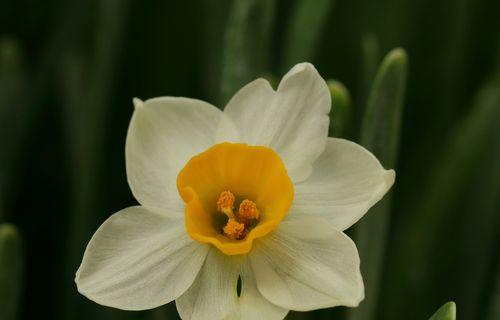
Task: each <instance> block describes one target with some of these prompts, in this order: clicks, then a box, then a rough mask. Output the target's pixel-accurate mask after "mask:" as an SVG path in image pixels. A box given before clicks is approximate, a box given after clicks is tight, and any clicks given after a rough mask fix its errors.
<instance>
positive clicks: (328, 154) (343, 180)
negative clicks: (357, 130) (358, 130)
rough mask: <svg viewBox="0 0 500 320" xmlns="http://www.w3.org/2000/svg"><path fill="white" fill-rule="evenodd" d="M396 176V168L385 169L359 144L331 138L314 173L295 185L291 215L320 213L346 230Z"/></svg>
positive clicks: (374, 201) (375, 200) (376, 199)
mask: <svg viewBox="0 0 500 320" xmlns="http://www.w3.org/2000/svg"><path fill="white" fill-rule="evenodd" d="M394 178H395V173H394V171H393V170H385V169H384V168H383V167H382V165H381V164H380V162H379V161H378V160H377V158H375V156H373V155H372V154H371V153H370V152H369V151H367V150H366V149H364V148H363V147H361V146H360V145H357V144H355V143H353V142H350V141H347V140H343V139H335V138H328V142H327V145H326V149H325V152H324V153H323V154H322V155H321V156H320V157H319V158H318V160H317V161H316V162H315V163H314V167H313V172H312V174H311V176H310V177H309V178H308V179H307V180H306V181H303V182H301V183H299V184H297V185H296V186H295V199H294V204H293V207H292V210H291V214H290V215H289V216H290V217H291V218H293V217H297V218H298V216H299V215H300V216H302V215H307V214H311V215H320V216H321V217H323V218H325V219H327V220H329V221H330V222H331V223H332V224H333V225H334V226H335V227H336V228H337V229H338V230H345V229H347V228H349V227H350V226H351V225H352V224H354V223H355V222H356V221H358V220H359V219H360V218H361V217H362V216H363V215H364V214H365V213H366V212H367V211H368V209H370V207H371V206H373V205H374V204H375V203H377V201H379V200H380V199H381V198H382V197H383V196H384V194H385V193H386V192H387V191H388V190H389V189H390V188H391V186H392V185H393V183H394Z"/></svg>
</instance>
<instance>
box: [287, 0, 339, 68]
mask: <svg viewBox="0 0 500 320" xmlns="http://www.w3.org/2000/svg"><path fill="white" fill-rule="evenodd" d="M333 4H334V1H333V0H316V1H310V0H298V1H296V2H295V6H294V7H293V9H292V13H291V15H290V17H289V20H288V27H287V29H286V35H285V48H284V53H283V54H284V59H283V62H284V63H283V70H284V71H286V70H288V69H289V68H291V67H292V66H293V65H295V64H296V63H299V62H304V61H312V60H313V59H314V54H315V52H316V50H317V48H318V44H319V40H320V38H321V33H322V31H323V29H324V26H325V23H326V21H327V19H328V15H329V14H330V12H331V9H332V8H333Z"/></svg>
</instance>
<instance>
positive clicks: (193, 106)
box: [125, 97, 237, 213]
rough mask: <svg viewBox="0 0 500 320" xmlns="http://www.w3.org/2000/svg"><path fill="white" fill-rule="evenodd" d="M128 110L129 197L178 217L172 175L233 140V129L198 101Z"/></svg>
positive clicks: (153, 102)
mask: <svg viewBox="0 0 500 320" xmlns="http://www.w3.org/2000/svg"><path fill="white" fill-rule="evenodd" d="M134 104H135V106H136V109H135V111H134V115H133V116H132V120H131V122H130V127H129V130H128V134H127V142H126V148H125V149H126V150H125V151H126V160H127V178H128V181H129V185H130V188H131V189H132V193H133V194H134V196H135V197H136V199H137V200H138V201H139V202H140V203H141V204H142V205H144V206H148V207H157V208H161V209H164V210H166V211H169V212H178V213H182V212H183V206H184V205H183V202H182V200H181V199H180V197H179V195H178V192H177V187H176V179H177V174H178V173H179V171H180V170H181V169H182V168H183V167H184V165H185V164H186V162H187V161H188V160H189V159H190V158H191V157H193V156H194V155H196V154H198V153H200V152H202V151H204V150H206V149H208V148H209V147H211V146H212V145H214V144H215V143H216V142H217V141H218V140H227V141H231V140H232V139H236V138H235V136H236V135H237V133H236V132H235V131H233V130H234V125H232V122H231V121H230V120H229V119H228V118H227V117H226V116H225V115H224V114H223V113H222V112H221V111H220V110H218V109H217V108H215V107H214V106H212V105H210V104H208V103H206V102H203V101H200V100H194V99H188V98H176V97H163V98H155V99H150V100H146V101H145V102H142V101H140V100H139V99H134ZM216 135H217V136H216Z"/></svg>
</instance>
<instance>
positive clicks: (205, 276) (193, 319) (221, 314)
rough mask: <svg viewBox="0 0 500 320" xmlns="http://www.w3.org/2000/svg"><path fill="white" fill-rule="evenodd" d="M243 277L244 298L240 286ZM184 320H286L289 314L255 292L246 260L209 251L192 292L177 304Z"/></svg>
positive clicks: (181, 298) (216, 251)
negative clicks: (238, 285)
mask: <svg viewBox="0 0 500 320" xmlns="http://www.w3.org/2000/svg"><path fill="white" fill-rule="evenodd" d="M239 277H241V283H242V287H241V294H240V297H238V293H237V283H238V278H239ZM176 305H177V310H178V311H179V314H180V316H181V318H182V319H184V320H198V319H202V320H219V319H240V320H253V319H269V320H280V319H283V318H284V317H285V316H286V314H287V313H288V310H286V309H283V308H280V307H278V306H276V305H273V304H272V303H270V302H269V301H268V300H266V299H265V298H264V297H263V296H262V295H261V294H260V292H259V291H258V290H257V288H256V284H255V278H254V276H253V274H252V270H251V267H250V264H249V262H248V259H247V257H246V256H227V255H224V254H222V253H221V252H220V251H219V250H218V249H216V248H212V250H210V252H209V254H208V256H207V259H206V261H205V264H204V265H203V267H202V270H201V272H200V273H199V275H198V277H197V278H196V280H195V281H194V283H193V285H192V286H191V288H189V290H188V291H186V293H185V294H183V295H182V296H181V297H180V298H179V299H177V300H176Z"/></svg>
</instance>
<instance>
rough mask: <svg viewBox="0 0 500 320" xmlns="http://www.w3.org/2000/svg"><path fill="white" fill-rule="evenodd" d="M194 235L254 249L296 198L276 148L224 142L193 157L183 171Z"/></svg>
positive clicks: (227, 247)
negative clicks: (258, 240) (256, 243)
mask: <svg viewBox="0 0 500 320" xmlns="http://www.w3.org/2000/svg"><path fill="white" fill-rule="evenodd" d="M177 188H178V190H179V194H180V195H181V197H182V199H183V200H184V202H185V203H186V209H185V218H186V229H187V232H188V233H189V235H190V236H191V238H193V239H194V240H196V241H199V242H202V243H211V244H213V245H214V246H215V247H217V248H218V249H219V250H221V251H222V252H223V253H225V254H227V255H235V254H244V253H247V252H249V251H250V250H251V248H252V243H253V240H254V239H257V238H259V237H263V236H265V235H267V234H268V233H269V232H271V231H272V230H274V229H275V228H276V227H277V226H278V225H279V223H280V222H281V220H282V219H283V218H284V217H285V216H286V214H287V213H288V210H289V208H290V206H291V204H292V200H293V184H292V182H291V180H290V178H289V177H288V174H287V172H286V169H285V166H284V164H283V162H282V161H281V158H280V157H279V156H278V154H277V153H276V152H274V151H273V150H272V149H270V148H267V147H256V146H248V145H246V144H241V143H221V144H217V145H214V146H213V147H211V148H209V149H208V150H206V151H204V152H202V153H200V154H198V155H196V156H194V157H193V158H191V159H190V160H189V161H188V163H187V164H186V165H185V167H184V168H183V169H182V170H181V172H180V173H179V175H178V177H177Z"/></svg>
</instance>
